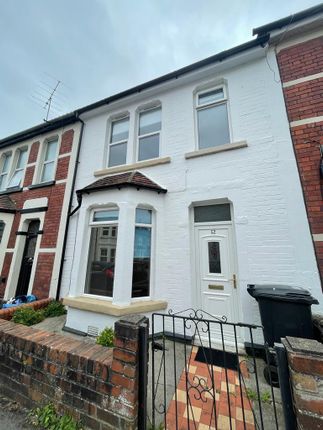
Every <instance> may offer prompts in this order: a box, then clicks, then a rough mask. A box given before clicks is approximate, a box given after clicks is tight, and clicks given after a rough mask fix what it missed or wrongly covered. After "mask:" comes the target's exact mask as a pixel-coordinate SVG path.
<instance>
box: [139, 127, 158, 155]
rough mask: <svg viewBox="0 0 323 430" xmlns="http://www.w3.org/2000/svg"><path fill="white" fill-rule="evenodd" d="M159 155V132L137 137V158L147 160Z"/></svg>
mask: <svg viewBox="0 0 323 430" xmlns="http://www.w3.org/2000/svg"><path fill="white" fill-rule="evenodd" d="M157 157H159V134H155V135H153V136H147V137H142V138H140V139H139V154H138V160H139V161H142V160H149V159H150V158H157Z"/></svg>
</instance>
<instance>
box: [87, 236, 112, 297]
mask: <svg viewBox="0 0 323 430" xmlns="http://www.w3.org/2000/svg"><path fill="white" fill-rule="evenodd" d="M103 229H104V227H95V228H92V229H91V239H90V248H89V256H88V264H87V274H86V283H85V293H87V294H95V295H98V296H107V297H112V294H113V281H114V259H113V261H111V257H110V256H111V255H115V252H116V248H117V236H118V235H117V234H116V236H115V237H114V238H111V237H109V238H107V237H106V236H104V234H103Z"/></svg>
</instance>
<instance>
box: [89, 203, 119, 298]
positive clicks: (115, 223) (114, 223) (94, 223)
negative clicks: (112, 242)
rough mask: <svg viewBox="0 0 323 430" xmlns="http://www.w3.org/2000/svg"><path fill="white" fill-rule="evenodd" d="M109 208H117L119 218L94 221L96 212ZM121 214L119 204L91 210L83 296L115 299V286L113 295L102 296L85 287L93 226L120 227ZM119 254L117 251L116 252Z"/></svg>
mask: <svg viewBox="0 0 323 430" xmlns="http://www.w3.org/2000/svg"><path fill="white" fill-rule="evenodd" d="M109 210H117V211H118V213H119V215H118V219H117V220H113V221H93V218H94V213H95V212H105V211H109ZM119 216H120V208H119V207H118V206H109V207H105V208H94V209H92V210H91V212H90V221H89V225H88V227H89V228H88V232H87V253H86V260H85V261H86V267H85V272H84V273H85V276H84V283H83V292H82V293H81V294H82V295H83V296H85V297H94V298H98V299H101V300H107V301H110V302H112V300H113V293H114V286H113V292H112V297H109V296H100V295H97V294H90V293H86V292H85V288H86V278H87V269H88V263H89V252H90V242H91V232H92V228H95V227H103V226H107V227H109V226H111V225H112V226H115V227H117V228H119ZM117 247H118V237H117V244H116V249H117ZM116 256H117V253H116ZM116 256H115V259H114V264H115V262H116Z"/></svg>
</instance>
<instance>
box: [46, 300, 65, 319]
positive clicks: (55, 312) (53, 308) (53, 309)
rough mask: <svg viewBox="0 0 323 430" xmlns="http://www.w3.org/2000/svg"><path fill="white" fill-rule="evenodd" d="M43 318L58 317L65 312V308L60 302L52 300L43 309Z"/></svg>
mask: <svg viewBox="0 0 323 430" xmlns="http://www.w3.org/2000/svg"><path fill="white" fill-rule="evenodd" d="M43 313H44V316H45V318H52V317H59V316H61V315H65V314H66V309H65V307H64V305H63V303H62V302H59V301H52V302H50V303H49V305H48V306H46V308H44V309H43Z"/></svg>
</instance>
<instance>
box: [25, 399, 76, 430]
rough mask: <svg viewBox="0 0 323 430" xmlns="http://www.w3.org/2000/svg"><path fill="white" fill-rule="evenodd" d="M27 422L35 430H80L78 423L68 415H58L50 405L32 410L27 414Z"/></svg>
mask: <svg viewBox="0 0 323 430" xmlns="http://www.w3.org/2000/svg"><path fill="white" fill-rule="evenodd" d="M28 417H29V422H30V423H31V424H32V425H33V426H34V427H36V428H40V429H46V430H82V429H83V427H82V425H81V423H80V422H77V421H76V420H75V419H74V418H73V417H71V416H70V415H67V414H64V415H59V414H58V413H57V411H56V409H55V406H54V405H53V404H52V403H49V404H48V405H46V406H43V407H41V408H36V409H33V410H32V411H31V412H30V413H29V414H28Z"/></svg>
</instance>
